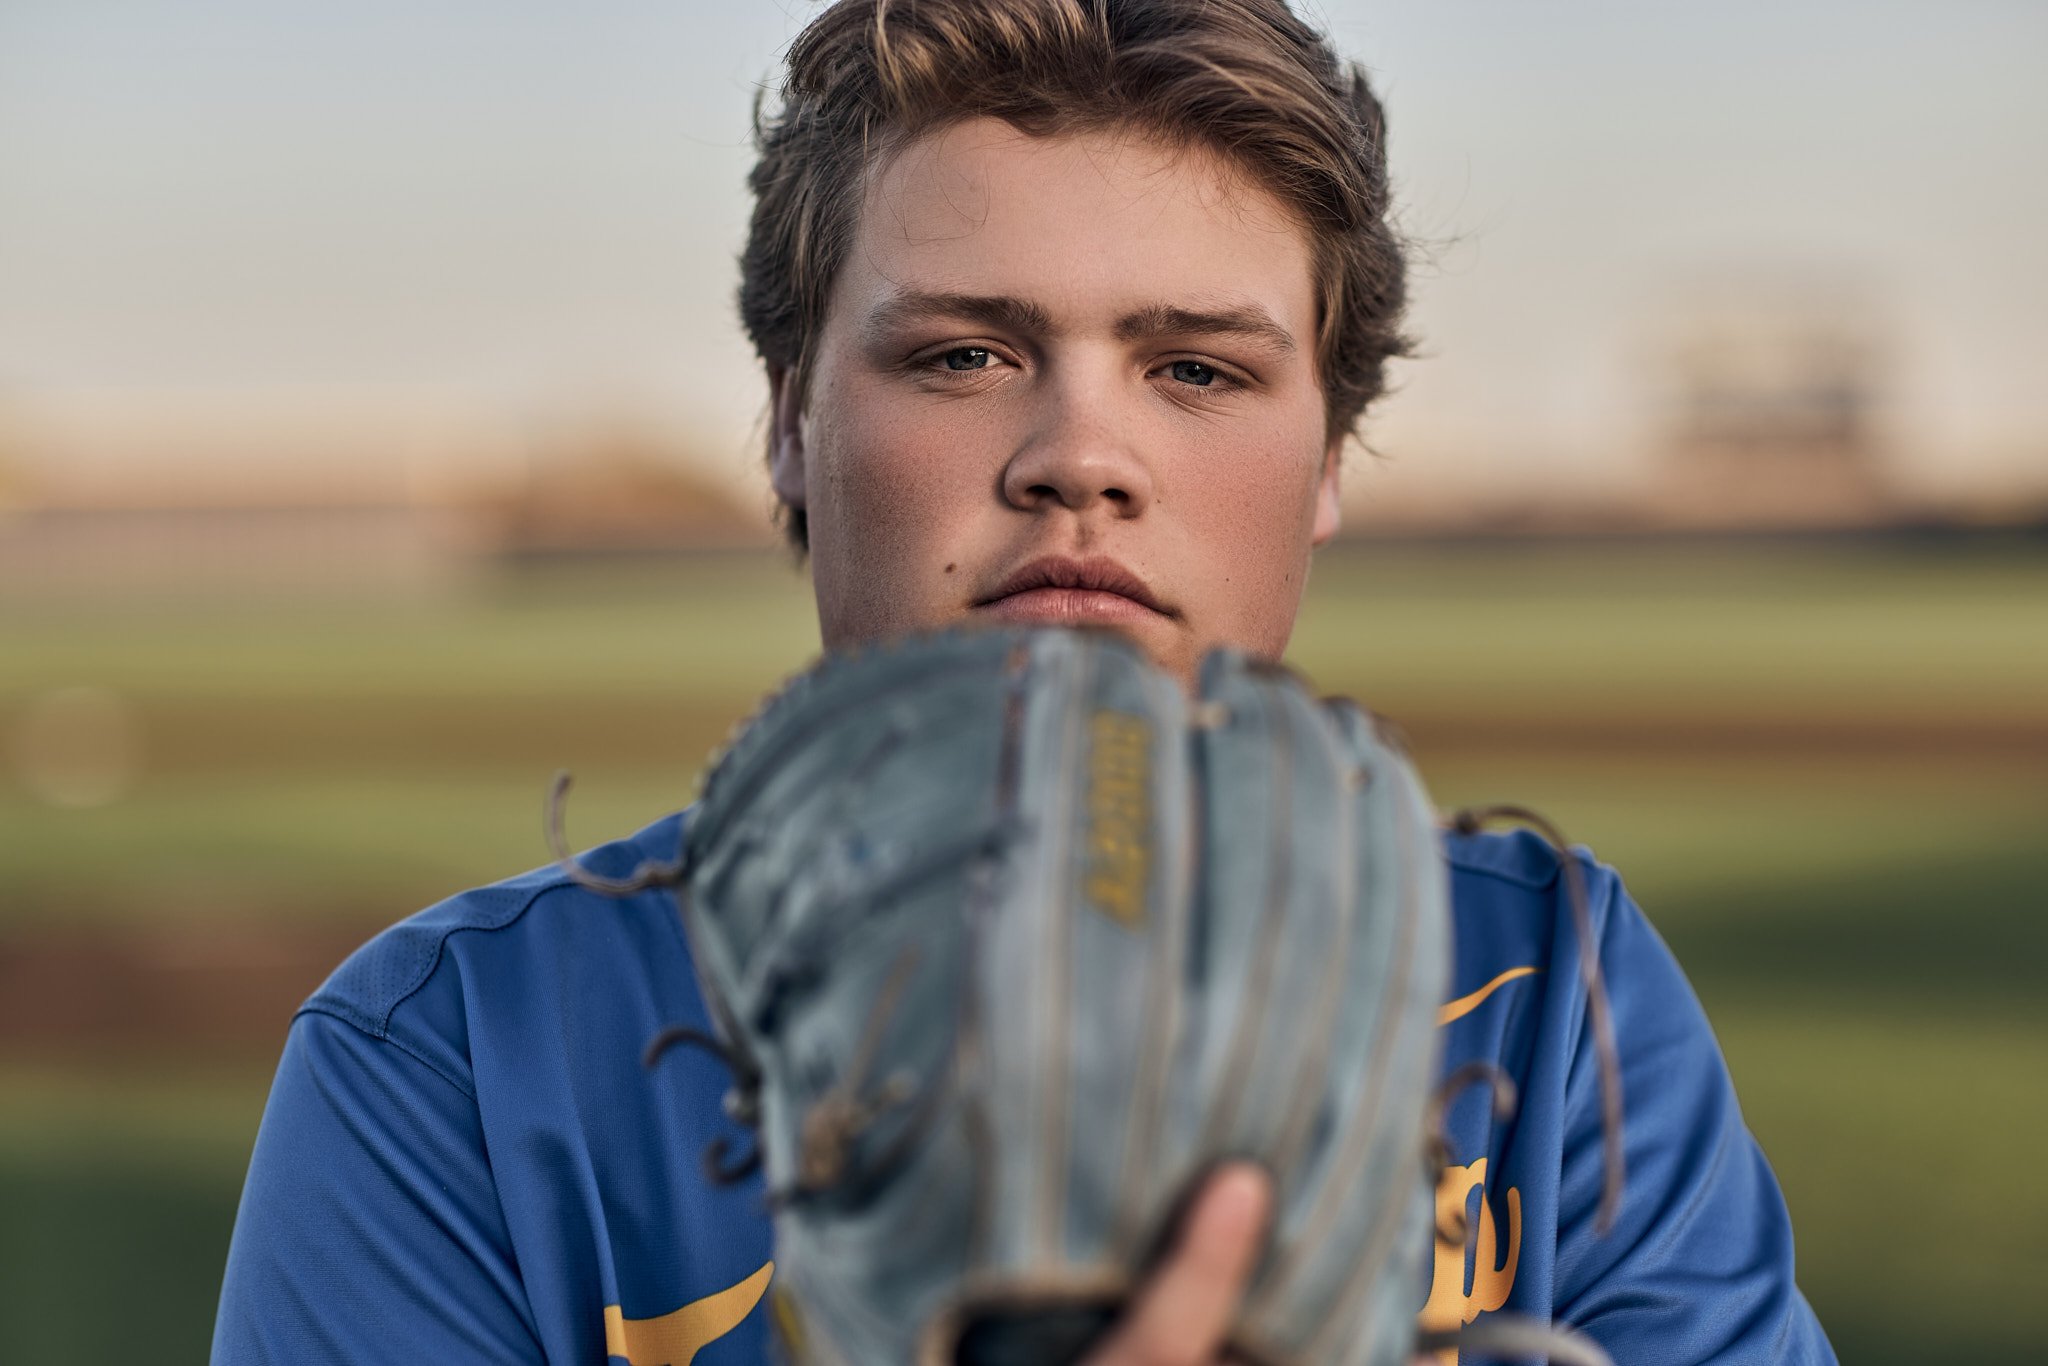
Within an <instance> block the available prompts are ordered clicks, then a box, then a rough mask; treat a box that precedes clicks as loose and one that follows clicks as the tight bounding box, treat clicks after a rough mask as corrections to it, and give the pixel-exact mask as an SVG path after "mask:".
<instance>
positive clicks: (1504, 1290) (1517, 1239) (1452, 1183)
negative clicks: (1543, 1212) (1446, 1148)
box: [1421, 1157, 1522, 1366]
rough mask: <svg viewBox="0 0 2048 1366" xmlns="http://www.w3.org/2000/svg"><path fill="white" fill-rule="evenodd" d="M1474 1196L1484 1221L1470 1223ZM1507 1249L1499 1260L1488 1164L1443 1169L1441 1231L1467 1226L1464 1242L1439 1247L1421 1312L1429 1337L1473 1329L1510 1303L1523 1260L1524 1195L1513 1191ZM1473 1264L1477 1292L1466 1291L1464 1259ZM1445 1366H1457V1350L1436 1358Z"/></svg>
mask: <svg viewBox="0 0 2048 1366" xmlns="http://www.w3.org/2000/svg"><path fill="white" fill-rule="evenodd" d="M1474 1191H1477V1192H1478V1193H1479V1217H1478V1218H1477V1219H1471V1218H1470V1217H1469V1214H1468V1206H1469V1205H1470V1204H1471V1203H1472V1194H1473V1192H1474ZM1507 1200H1508V1249H1507V1258H1506V1260H1505V1261H1502V1260H1499V1258H1500V1232H1499V1227H1498V1225H1496V1224H1495V1223H1494V1218H1493V1202H1492V1201H1491V1200H1489V1199H1488V1198H1487V1193H1486V1159H1485V1158H1483V1157H1482V1158H1480V1159H1479V1160H1478V1161H1477V1162H1474V1163H1473V1164H1472V1165H1471V1166H1469V1167H1446V1168H1444V1175H1443V1180H1442V1181H1440V1182H1439V1183H1438V1184H1437V1188H1436V1219H1437V1227H1439V1228H1446V1229H1448V1228H1456V1227H1457V1226H1458V1224H1459V1223H1460V1222H1464V1223H1465V1225H1466V1232H1465V1239H1464V1241H1463V1242H1461V1243H1459V1244H1458V1245H1457V1246H1455V1247H1453V1246H1451V1245H1450V1244H1448V1243H1446V1242H1444V1241H1443V1240H1442V1239H1441V1238H1439V1239H1438V1240H1437V1244H1436V1272H1435V1275H1434V1276H1433V1277H1432V1278H1431V1280H1430V1284H1429V1302H1428V1303H1427V1304H1425V1305H1423V1306H1422V1316H1421V1322H1422V1327H1423V1328H1424V1330H1426V1331H1432V1332H1433V1331H1438V1330H1448V1329H1452V1328H1456V1327H1457V1326H1458V1325H1459V1324H1461V1323H1470V1322H1472V1320H1474V1319H1476V1318H1478V1317H1479V1316H1480V1315H1481V1314H1485V1313H1491V1312H1492V1311H1493V1310H1495V1309H1498V1308H1500V1307H1501V1306H1502V1305H1504V1304H1506V1303H1507V1302H1508V1292H1509V1291H1511V1290H1513V1289H1514V1288H1515V1268H1516V1267H1517V1266H1518V1265H1519V1264H1520V1263H1521V1260H1522V1192H1521V1191H1519V1190H1517V1189H1516V1188H1515V1187H1513V1186H1509V1187H1508V1196H1507ZM1468 1251H1469V1252H1470V1254H1471V1258H1472V1286H1471V1288H1470V1289H1469V1290H1468V1289H1466V1287H1465V1258H1466V1254H1467V1252H1468ZM1437 1360H1438V1361H1439V1362H1441V1363H1442V1366H1455V1363H1456V1362H1457V1360H1458V1353H1457V1351H1456V1350H1455V1349H1450V1350H1446V1351H1443V1352H1439V1353H1438V1354H1437Z"/></svg>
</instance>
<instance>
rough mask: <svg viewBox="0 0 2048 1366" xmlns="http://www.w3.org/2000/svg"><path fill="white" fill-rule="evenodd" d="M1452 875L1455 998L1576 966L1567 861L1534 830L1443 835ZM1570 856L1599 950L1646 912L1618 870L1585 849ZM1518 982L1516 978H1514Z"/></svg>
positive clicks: (1574, 928) (1578, 850) (1447, 860)
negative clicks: (1561, 965) (1502, 978)
mask: <svg viewBox="0 0 2048 1366" xmlns="http://www.w3.org/2000/svg"><path fill="white" fill-rule="evenodd" d="M1443 849H1444V860H1445V862H1446V864H1448V866H1449V869H1450V878H1451V914H1452V919H1453V923H1454V934H1455V944H1456V948H1455V953H1454V957H1453V961H1454V969H1453V996H1454V997H1456V996H1460V995H1462V994H1464V993H1466V992H1470V991H1473V990H1475V989H1477V988H1479V987H1482V986H1484V985H1485V984H1487V983H1489V982H1492V981H1494V979H1495V978H1496V977H1497V976H1499V975H1500V974H1502V973H1517V972H1519V973H1521V974H1522V975H1533V974H1536V973H1542V972H1546V971H1547V970H1548V968H1549V966H1550V963H1551V961H1552V959H1553V958H1556V959H1558V960H1559V961H1561V962H1571V961H1572V960H1573V958H1574V956H1575V955H1576V954H1577V952H1578V947H1577V946H1578V933H1579V931H1578V927H1577V921H1576V916H1575V913H1574V911H1573V907H1572V903H1571V897H1570V896H1569V895H1568V888H1567V879H1566V877H1565V873H1564V862H1563V857H1562V856H1561V855H1560V854H1559V851H1558V850H1557V849H1556V847H1555V846H1553V845H1552V844H1551V843H1550V842H1549V841H1548V840H1545V839H1543V838H1542V837H1541V836H1539V835H1537V834H1536V833H1534V832H1533V831H1529V830H1513V831H1505V832H1499V833H1493V832H1488V833H1482V834H1476V835H1460V834H1457V833H1454V832H1447V833H1445V835H1444V836H1443ZM1570 857H1571V859H1572V860H1573V862H1574V863H1575V864H1576V865H1577V868H1578V874H1579V880H1580V882H1581V883H1582V885H1583V886H1584V888H1585V893H1586V912H1587V919H1588V923H1589V926H1590V929H1591V931H1592V936H1593V939H1594V942H1595V943H1602V942H1605V941H1606V940H1607V939H1608V938H1609V935H1610V933H1611V932H1612V931H1614V930H1617V929H1620V928H1622V926H1623V924H1624V922H1636V921H1640V919H1641V915H1642V913H1641V912H1640V911H1639V910H1637V909H1636V907H1635V904H1634V903H1633V902H1632V901H1630V900H1629V898H1628V895H1627V893H1626V892H1625V891H1624V890H1623V888H1622V884H1621V878H1620V876H1619V875H1618V874H1616V872H1615V871H1614V869H1612V868H1610V867H1609V866H1607V865H1606V864H1604V863H1601V862H1599V861H1598V860H1597V859H1595V858H1594V857H1593V855H1592V854H1591V853H1589V852H1588V851H1586V850H1585V849H1583V848H1574V849H1572V850H1571V852H1570ZM1510 980H1512V979H1510Z"/></svg>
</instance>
